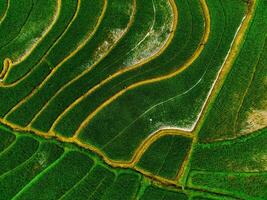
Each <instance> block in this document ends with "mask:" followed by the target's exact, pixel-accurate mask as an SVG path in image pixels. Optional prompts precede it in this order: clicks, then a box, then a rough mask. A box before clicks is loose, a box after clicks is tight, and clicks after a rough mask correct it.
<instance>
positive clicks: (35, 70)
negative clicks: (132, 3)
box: [0, 1, 104, 116]
mask: <svg viewBox="0 0 267 200" xmlns="http://www.w3.org/2000/svg"><path fill="white" fill-rule="evenodd" d="M70 3H71V1H69V4H62V9H63V10H62V11H65V12H64V13H62V16H60V18H59V19H58V23H56V24H55V29H52V30H51V31H52V32H51V35H50V34H49V36H47V38H48V39H49V38H50V39H53V40H54V39H56V42H55V43H54V44H53V46H51V47H50V49H49V51H48V52H47V53H46V54H47V55H46V56H44V57H42V59H41V60H39V61H38V63H36V60H35V58H34V59H33V58H32V57H31V56H29V57H28V59H26V60H25V62H22V63H21V65H20V64H19V65H17V67H14V68H13V69H14V73H15V74H22V75H23V69H29V68H28V66H30V67H31V69H32V70H31V71H30V72H29V73H28V74H27V75H25V78H23V79H21V80H20V81H19V82H18V83H17V84H15V85H12V86H9V87H3V88H1V90H0V96H1V99H3V101H1V103H5V105H4V106H0V115H1V116H4V115H5V114H6V113H7V112H8V111H9V110H10V109H11V108H12V107H13V106H15V105H16V104H17V103H18V102H19V101H20V100H21V99H22V98H25V96H27V95H28V94H29V93H30V92H31V91H32V90H33V89H34V88H35V87H36V86H37V85H39V84H41V82H42V81H43V80H44V79H45V77H46V76H47V75H48V74H49V73H51V70H52V69H53V67H54V66H52V64H50V61H51V62H53V63H54V64H55V65H57V64H59V63H60V62H61V61H62V60H64V58H65V57H67V56H69V55H70V54H71V53H72V52H73V51H75V50H76V49H77V48H78V46H79V45H80V44H81V43H83V42H85V40H86V39H87V38H84V37H85V35H88V34H89V35H91V33H92V31H93V29H94V27H95V26H96V23H97V21H98V19H99V16H100V15H101V13H102V11H103V9H104V8H102V7H103V2H100V1H81V3H80V9H79V10H78V11H76V12H78V13H77V16H76V17H75V16H74V15H75V13H74V12H75V10H74V7H77V6H76V5H71V4H70ZM73 3H75V1H74V2H73ZM87 8H91V9H92V11H90V12H85V11H86V10H87ZM66 9H71V10H73V11H72V12H71V10H66ZM76 9H77V8H76ZM69 14H70V16H69ZM72 16H73V17H72ZM69 17H72V19H71V20H70V19H69ZM84 24H86V26H85V25H84ZM78 27H80V28H79V35H78V33H77V29H78ZM55 32H56V33H57V34H56V38H54V36H55ZM58 32H59V33H60V35H58V34H59V33H58ZM80 34H81V35H80ZM75 35H77V37H75ZM78 36H79V37H78ZM88 37H89V36H88ZM50 39H49V40H50ZM66 41H71V42H66ZM52 42H53V41H52ZM47 43H49V42H48V41H47V40H46V37H45V40H44V43H41V44H40V45H41V46H42V45H46V44H47ZM64 48H68V50H67V51H62V49H64ZM38 52H39V49H38V47H37V49H36V51H35V52H33V54H34V55H35V56H36V57H38V58H39V57H40V55H39V56H38V55H37V54H39V53H40V52H39V53H38ZM54 59H55V60H54ZM56 59H59V60H56ZM32 60H34V61H35V62H32ZM48 60H49V61H48ZM17 70H18V72H15V71H17ZM11 71H12V68H11ZM12 73H13V71H12ZM12 73H10V74H12ZM11 76H12V75H11ZM16 78H18V77H16ZM11 79H12V81H14V80H13V78H11ZM11 79H10V80H11ZM7 80H9V79H8V78H7ZM15 80H16V79H15ZM12 81H11V82H12ZM8 83H9V81H8ZM15 83H16V82H15Z"/></svg>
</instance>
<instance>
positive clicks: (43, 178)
mask: <svg viewBox="0 0 267 200" xmlns="http://www.w3.org/2000/svg"><path fill="white" fill-rule="evenodd" d="M0 133H1V137H3V138H5V140H1V141H0V144H1V146H5V148H4V149H2V150H1V152H0V161H1V171H0V193H1V195H0V199H3V200H6V199H23V200H24V199H25V200H26V199H27V200H31V199H44V200H48V199H79V200H83V199H87V200H88V199H108V200H114V199H118V200H128V199H155V200H156V199H162V197H163V196H165V197H164V199H166V200H172V199H175V198H178V199H180V198H182V199H185V200H187V199H189V198H191V197H194V196H204V195H208V196H210V197H212V198H211V199H217V198H218V197H217V195H214V194H203V192H201V191H190V190H185V191H182V190H180V189H174V188H172V189H171V190H166V189H162V188H161V187H160V186H156V185H154V184H153V183H152V182H151V181H150V180H149V179H147V178H145V177H143V176H141V175H140V174H139V173H137V172H134V171H133V170H128V169H113V168H111V167H109V166H107V165H106V164H104V163H103V162H102V161H101V160H100V159H99V158H98V156H97V155H95V154H93V153H92V152H89V151H85V150H83V149H80V148H78V147H75V146H73V145H66V144H62V143H59V142H57V141H55V140H50V141H47V140H46V139H43V138H40V137H37V136H33V135H31V134H29V133H17V132H12V131H11V130H8V129H6V128H4V127H1V128H0ZM33 147H34V148H33ZM27 149H31V152H27V155H26V152H25V156H24V157H19V158H11V157H7V154H11V155H20V154H19V153H18V152H17V151H18V150H20V151H25V150H27ZM17 157H18V156H17ZM10 160H13V163H10ZM2 163H6V164H5V165H3V164H2ZM226 199H227V198H226Z"/></svg>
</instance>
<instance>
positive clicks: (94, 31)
mask: <svg viewBox="0 0 267 200" xmlns="http://www.w3.org/2000/svg"><path fill="white" fill-rule="evenodd" d="M104 1H105V4H104V8H103V10H102V13H101V16H100V17H99V19H98V22H97V25H96V26H95V28H94V30H93V32H89V36H88V37H87V38H86V39H85V41H84V42H83V43H82V44H81V45H79V47H78V48H77V49H75V50H74V51H73V52H72V53H71V54H69V55H68V56H67V57H66V58H64V59H63V60H62V61H61V62H60V63H59V64H58V65H57V66H55V67H54V68H53V69H52V70H51V72H50V73H49V74H48V75H47V76H46V77H45V79H44V80H43V81H42V82H41V84H39V85H38V86H37V87H36V89H34V90H32V92H30V93H29V94H28V95H27V96H26V97H24V98H22V99H21V100H20V101H19V102H18V103H17V104H16V105H15V106H14V107H12V108H11V109H10V110H9V111H8V112H7V113H6V114H5V116H4V118H6V117H8V115H9V114H11V113H12V112H13V111H14V110H16V109H17V108H18V107H20V106H21V105H22V104H24V103H25V102H26V101H27V100H28V99H30V98H31V97H32V96H33V95H34V94H35V93H36V92H37V91H38V89H40V88H42V87H43V86H44V85H45V84H46V83H47V81H49V79H50V77H52V76H53V74H54V73H56V71H57V70H58V69H59V68H60V67H61V66H62V65H63V64H64V63H65V62H66V61H67V60H69V59H70V58H71V57H73V56H74V55H75V54H76V53H78V52H79V50H80V49H82V48H83V47H84V46H85V45H86V44H87V43H88V42H89V41H90V40H91V39H92V37H93V36H94V35H95V33H96V31H97V30H98V28H99V26H100V24H101V22H102V20H103V18H104V16H105V13H106V8H107V4H108V3H107V2H108V1H107V0H104ZM132 1H133V13H132V15H131V18H130V21H129V23H128V24H127V27H126V29H125V31H124V32H123V35H124V34H126V33H127V32H128V30H129V29H130V27H131V25H132V23H133V21H134V18H135V12H136V0H132ZM123 35H122V36H121V37H120V38H119V39H118V40H117V41H116V42H115V43H114V45H113V46H112V47H111V48H110V50H109V51H107V52H106V53H105V55H104V56H103V57H101V58H100V59H99V60H98V61H97V62H96V63H95V64H98V63H99V62H100V61H101V60H102V59H104V57H105V56H106V55H108V53H109V52H110V51H111V50H112V49H113V48H114V47H115V46H116V44H117V43H118V42H119V41H120V40H121V39H122V37H123ZM87 70H91V67H90V68H88V69H87Z"/></svg>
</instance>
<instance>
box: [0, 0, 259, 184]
mask: <svg viewBox="0 0 267 200" xmlns="http://www.w3.org/2000/svg"><path fill="white" fill-rule="evenodd" d="M200 1H201V3H202V5H203V7H204V8H205V9H204V15H205V17H206V18H207V16H209V11H208V8H207V5H206V2H205V0H200ZM256 2H257V1H256V0H251V1H250V2H249V7H248V11H247V14H246V16H245V18H244V20H243V21H242V22H241V24H240V27H239V28H238V30H237V33H236V35H235V37H234V39H233V42H232V44H231V47H230V50H229V52H228V54H227V56H226V59H225V61H224V63H223V65H222V67H221V69H220V71H219V73H218V75H217V77H216V80H215V81H214V84H213V86H212V88H211V91H210V93H209V96H208V98H207V100H206V102H205V104H204V106H203V109H202V112H201V115H200V117H199V119H198V121H197V123H196V125H195V127H194V128H193V129H192V130H190V131H185V130H181V129H178V128H177V129H167V130H166V129H163V130H158V131H157V132H155V133H154V134H152V136H150V137H148V138H147V139H146V140H145V141H146V142H143V143H142V144H141V145H140V146H139V147H138V148H137V149H136V151H135V154H134V156H133V158H132V160H131V161H130V162H120V161H114V160H110V159H109V158H108V157H107V156H105V154H104V153H103V152H101V151H100V150H99V149H97V148H95V147H94V146H92V145H88V144H84V143H82V142H81V141H79V140H77V139H76V138H65V137H62V136H52V135H49V134H47V133H44V132H41V131H39V130H36V129H33V128H28V127H21V126H18V125H16V124H13V123H11V122H8V121H6V120H5V119H0V122H2V123H3V124H5V125H7V126H9V127H11V128H13V129H14V130H18V131H27V132H33V133H35V134H36V135H39V136H42V137H45V138H51V137H54V138H56V139H57V140H59V141H61V142H68V143H74V144H76V145H78V146H80V147H83V148H85V149H89V150H91V151H93V152H95V153H97V154H98V155H99V156H101V157H102V159H103V160H104V161H105V162H106V163H107V164H109V165H110V166H112V167H115V168H116V167H120V168H133V169H135V170H137V171H139V172H140V173H142V174H144V175H146V176H148V177H151V178H152V179H154V180H157V181H159V182H161V183H163V184H167V185H177V181H178V180H176V179H175V180H169V179H165V178H162V177H158V176H155V175H153V174H151V173H148V172H146V171H144V170H141V169H138V168H136V167H134V164H135V163H136V162H137V161H138V159H139V158H140V157H141V155H142V152H145V150H146V149H147V148H148V147H149V146H150V145H151V144H152V143H153V142H154V141H156V140H157V139H158V138H160V137H163V136H165V135H180V136H185V137H190V138H193V144H192V146H193V145H194V144H195V143H196V142H197V139H198V138H197V133H198V132H199V130H200V128H201V126H202V124H203V122H204V120H205V118H206V116H207V112H208V110H209V106H208V105H210V104H211V103H212V102H214V100H215V98H216V96H217V95H218V93H219V91H220V88H221V87H222V85H223V82H224V80H225V78H226V76H227V74H228V73H229V71H230V70H231V67H232V64H233V62H234V61H235V58H236V56H237V55H238V53H239V50H240V47H241V45H242V42H243V39H244V36H245V34H246V32H247V27H248V26H249V25H250V22H251V19H252V18H253V16H254V13H255V7H256ZM199 49H200V48H198V50H199ZM144 143H145V144H146V145H145V147H142V146H143V145H144ZM139 151H140V153H139ZM191 153H192V147H191V150H190V152H189V153H188V157H187V159H188V160H185V161H184V163H183V165H182V166H183V168H186V165H187V164H188V162H189V158H190V154H191ZM135 159H137V160H135ZM186 171H187V172H186ZM184 173H186V174H187V173H188V170H185V172H184ZM180 175H181V174H180ZM183 175H185V174H183ZM178 186H179V185H178Z"/></svg>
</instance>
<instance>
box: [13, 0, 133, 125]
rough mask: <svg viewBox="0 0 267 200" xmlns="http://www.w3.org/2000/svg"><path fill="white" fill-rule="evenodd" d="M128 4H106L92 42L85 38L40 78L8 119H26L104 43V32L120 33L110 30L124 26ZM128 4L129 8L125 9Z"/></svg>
mask: <svg viewBox="0 0 267 200" xmlns="http://www.w3.org/2000/svg"><path fill="white" fill-rule="evenodd" d="M130 5H131V7H132V0H125V1H124V2H122V1H118V0H116V1H112V2H111V3H110V4H108V7H107V11H106V13H105V16H104V18H103V21H102V23H101V24H100V27H99V28H98V30H97V32H96V34H95V35H94V37H93V38H92V41H93V43H91V42H87V43H86V44H85V46H83V47H82V49H80V50H79V51H78V52H77V54H75V55H74V56H73V57H71V58H70V59H68V60H67V61H66V62H64V63H63V64H62V65H61V66H59V67H58V68H57V69H58V70H56V71H55V73H54V74H52V75H51V76H50V77H48V78H46V79H45V80H44V81H45V84H44V85H40V86H39V87H38V88H37V89H36V90H35V93H34V94H33V95H30V96H29V99H27V101H25V102H24V103H23V104H22V105H21V106H20V107H19V108H18V109H16V110H14V112H12V113H10V115H9V117H8V120H10V121H13V122H16V123H18V124H20V125H26V124H27V123H29V122H30V120H31V119H32V118H33V117H34V114H35V112H36V111H39V110H40V109H41V108H42V106H43V105H44V104H45V103H46V101H48V100H49V99H50V98H51V96H53V95H54V94H55V93H56V92H57V90H59V89H60V88H61V87H62V86H64V85H65V84H66V83H67V82H68V81H70V80H71V79H73V78H75V76H77V75H78V74H79V73H81V72H82V71H83V70H85V68H86V65H88V63H87V62H88V60H87V57H88V54H90V52H92V53H93V52H94V51H95V50H96V49H97V48H98V47H99V46H100V45H101V44H102V43H104V44H105V41H106V39H107V34H111V36H112V37H115V36H116V37H117V36H118V34H121V33H117V32H116V33H115V32H112V31H114V30H120V31H122V32H123V31H124V30H125V29H126V27H127V25H128V23H129V20H130V16H131V7H130ZM129 7H130V11H129V12H125V10H127V9H129ZM115 18H116V19H115ZM113 34H114V35H113ZM116 41H117V39H114V38H112V39H111V40H110V41H109V42H111V45H110V46H107V47H105V48H107V49H108V48H112V46H113V45H115V43H116ZM54 69H55V68H54ZM62 74H64V76H62Z"/></svg>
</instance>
